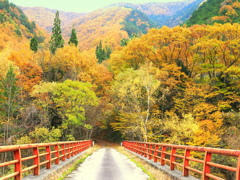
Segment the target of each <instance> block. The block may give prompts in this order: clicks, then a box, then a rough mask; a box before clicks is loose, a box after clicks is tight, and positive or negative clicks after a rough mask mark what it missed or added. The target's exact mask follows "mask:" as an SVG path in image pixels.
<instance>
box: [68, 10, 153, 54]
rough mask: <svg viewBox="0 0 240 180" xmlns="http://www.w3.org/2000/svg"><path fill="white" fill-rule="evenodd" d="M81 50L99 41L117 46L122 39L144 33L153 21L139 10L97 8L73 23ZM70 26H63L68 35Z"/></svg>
mask: <svg viewBox="0 0 240 180" xmlns="http://www.w3.org/2000/svg"><path fill="white" fill-rule="evenodd" d="M73 24H74V28H75V29H76V32H77V36H78V39H79V42H80V43H79V47H80V49H81V50H87V49H91V48H95V47H96V46H97V44H99V42H100V41H102V42H103V44H104V46H109V47H111V48H113V49H114V48H115V47H118V46H119V45H120V41H121V40H122V39H129V38H130V37H132V36H138V35H141V34H144V33H146V32H147V31H148V30H149V29H150V28H152V27H154V25H155V24H154V23H153V22H152V21H150V19H149V18H148V17H147V16H146V15H145V14H144V13H142V12H141V11H137V10H133V9H130V8H124V7H112V8H106V9H99V10H97V11H94V12H92V13H89V14H87V15H85V16H84V17H82V18H79V19H78V20H76V21H75V22H74V23H73ZM71 28H72V27H71V26H68V27H64V28H63V35H64V36H65V37H69V36H70V33H71Z"/></svg>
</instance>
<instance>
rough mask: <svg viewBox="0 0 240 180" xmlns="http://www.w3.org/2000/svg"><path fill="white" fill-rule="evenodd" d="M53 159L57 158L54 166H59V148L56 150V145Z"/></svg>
mask: <svg viewBox="0 0 240 180" xmlns="http://www.w3.org/2000/svg"><path fill="white" fill-rule="evenodd" d="M55 151H56V152H55V157H56V158H57V159H56V160H55V164H59V163H60V161H59V148H58V144H57V145H55Z"/></svg>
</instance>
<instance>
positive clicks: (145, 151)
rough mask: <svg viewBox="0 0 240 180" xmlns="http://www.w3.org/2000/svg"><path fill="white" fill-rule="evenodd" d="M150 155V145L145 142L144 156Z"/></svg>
mask: <svg viewBox="0 0 240 180" xmlns="http://www.w3.org/2000/svg"><path fill="white" fill-rule="evenodd" d="M147 155H148V145H147V143H144V157H145V158H146V157H147Z"/></svg>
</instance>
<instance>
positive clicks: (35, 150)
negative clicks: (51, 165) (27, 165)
mask: <svg viewBox="0 0 240 180" xmlns="http://www.w3.org/2000/svg"><path fill="white" fill-rule="evenodd" d="M33 154H34V155H35V156H36V157H35V158H34V159H33V164H34V165H37V167H35V168H34V169H33V175H35V176H37V175H39V174H40V164H39V163H40V160H39V149H38V146H37V147H35V148H33Z"/></svg>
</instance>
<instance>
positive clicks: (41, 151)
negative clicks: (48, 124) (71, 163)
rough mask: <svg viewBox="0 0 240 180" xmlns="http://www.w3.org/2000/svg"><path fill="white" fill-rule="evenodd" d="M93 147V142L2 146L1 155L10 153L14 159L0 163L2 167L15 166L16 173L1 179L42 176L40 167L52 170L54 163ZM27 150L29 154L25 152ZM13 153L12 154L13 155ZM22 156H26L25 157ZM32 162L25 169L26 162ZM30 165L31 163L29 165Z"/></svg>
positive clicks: (0, 147) (17, 179)
mask: <svg viewBox="0 0 240 180" xmlns="http://www.w3.org/2000/svg"><path fill="white" fill-rule="evenodd" d="M91 146H92V141H91V140H89V141H70V142H56V143H42V144H27V145H19V146H0V154H1V153H6V152H10V153H9V154H12V156H13V157H12V159H13V160H10V161H7V162H0V167H7V166H10V165H14V173H11V174H9V175H7V176H3V177H0V180H5V179H9V178H12V177H14V179H15V180H21V179H22V175H23V173H24V172H27V171H29V170H32V171H33V175H40V166H42V165H44V166H45V167H46V169H51V165H52V163H53V162H55V164H59V163H60V161H61V160H62V161H65V160H66V159H69V158H70V157H72V156H74V155H76V154H79V153H81V152H83V151H85V150H87V149H88V148H90V147H91ZM24 150H27V151H28V152H27V153H26V152H23V151H24ZM11 152H12V153H11ZM22 154H25V155H24V157H23V156H22ZM28 160H30V161H31V165H30V166H28V167H26V165H25V167H24V168H23V162H24V161H28ZM28 165H29V163H28Z"/></svg>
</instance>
